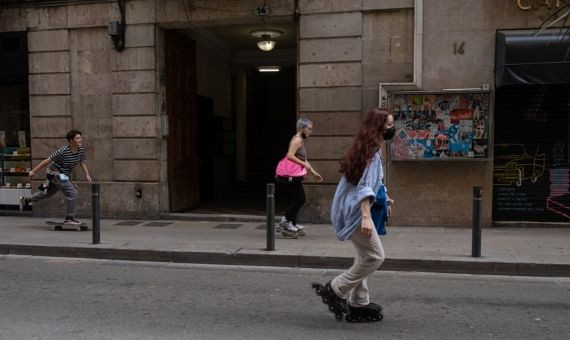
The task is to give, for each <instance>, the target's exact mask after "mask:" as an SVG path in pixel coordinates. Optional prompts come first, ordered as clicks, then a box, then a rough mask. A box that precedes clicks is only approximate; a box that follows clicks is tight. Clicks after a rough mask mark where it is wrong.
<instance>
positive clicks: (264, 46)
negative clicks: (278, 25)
mask: <svg viewBox="0 0 570 340" xmlns="http://www.w3.org/2000/svg"><path fill="white" fill-rule="evenodd" d="M249 34H251V35H252V36H254V37H257V38H262V39H263V40H261V41H259V42H258V43H257V47H259V49H260V50H262V51H265V52H267V51H271V50H272V49H274V48H275V45H277V42H276V41H275V40H272V39H273V38H277V37H279V36H281V35H282V34H283V32H281V31H278V30H253V31H251V32H249Z"/></svg>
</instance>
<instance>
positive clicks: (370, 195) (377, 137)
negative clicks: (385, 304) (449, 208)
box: [313, 109, 395, 322]
mask: <svg viewBox="0 0 570 340" xmlns="http://www.w3.org/2000/svg"><path fill="white" fill-rule="evenodd" d="M394 132H395V128H394V118H393V117H392V114H391V113H390V112H388V111H386V110H384V109H374V110H373V111H371V112H370V113H369V114H368V117H367V119H366V121H365V122H364V123H363V124H362V126H361V127H360V131H359V132H358V135H357V136H356V138H355V140H354V142H353V144H352V146H351V147H350V149H349V150H348V151H347V153H346V154H345V156H344V157H343V158H342V160H341V162H340V165H341V173H343V176H342V178H341V180H340V182H339V184H338V187H337V189H336V192H335V195H334V199H333V203H332V207H331V220H332V224H333V226H334V227H335V231H336V235H337V238H338V239H339V240H341V241H345V240H348V239H350V241H351V242H352V245H353V246H354V248H355V250H356V256H355V259H354V264H353V265H352V267H350V268H349V269H348V270H347V271H345V272H344V273H342V274H340V275H339V276H337V277H335V278H334V279H333V280H331V281H329V282H327V283H326V284H325V285H324V286H323V285H322V284H320V283H313V288H315V290H316V293H317V295H319V296H320V297H321V298H322V300H323V302H324V303H325V304H327V305H328V306H329V310H330V311H331V312H333V313H334V314H335V316H336V318H337V319H338V320H342V318H343V316H344V314H346V316H345V320H346V321H348V322H367V321H379V320H382V318H383V314H382V307H381V306H380V305H378V304H375V303H372V302H370V297H369V293H368V284H367V278H368V276H369V275H370V274H371V273H373V272H374V271H376V270H377V269H378V268H379V267H380V265H381V264H382V262H383V261H384V249H383V248H382V243H381V242H380V238H379V236H378V231H377V228H378V230H380V232H381V233H382V234H383V233H385V232H384V228H383V225H384V222H385V219H386V218H387V216H389V214H390V212H391V211H390V210H391V205H392V204H393V203H394V201H393V200H392V199H390V198H388V197H387V196H386V195H385V188H384V184H383V177H384V172H383V169H382V155H381V145H382V143H383V142H384V141H386V140H389V139H391V138H392V137H393V136H394ZM381 193H382V194H381ZM379 201H381V202H379ZM373 203H374V207H375V208H376V207H377V206H378V205H380V206H383V207H384V211H385V212H386V214H384V215H380V216H383V217H381V218H380V219H378V220H377V225H376V226H375V223H374V221H373V220H372V216H371V206H372V204H373Z"/></svg>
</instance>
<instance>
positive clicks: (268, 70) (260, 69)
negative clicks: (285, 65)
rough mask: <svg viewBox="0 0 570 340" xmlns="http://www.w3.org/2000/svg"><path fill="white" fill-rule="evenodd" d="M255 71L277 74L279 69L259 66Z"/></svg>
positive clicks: (277, 67)
mask: <svg viewBox="0 0 570 340" xmlns="http://www.w3.org/2000/svg"><path fill="white" fill-rule="evenodd" d="M257 70H258V71H259V72H279V70H281V67H279V66H259V67H258V68H257Z"/></svg>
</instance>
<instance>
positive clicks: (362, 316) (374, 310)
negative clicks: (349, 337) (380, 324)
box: [345, 302, 384, 322]
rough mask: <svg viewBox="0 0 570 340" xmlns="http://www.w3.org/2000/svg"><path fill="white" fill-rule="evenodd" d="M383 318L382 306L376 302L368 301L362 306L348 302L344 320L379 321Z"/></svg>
mask: <svg viewBox="0 0 570 340" xmlns="http://www.w3.org/2000/svg"><path fill="white" fill-rule="evenodd" d="M383 318H384V315H383V314H382V306H380V305H378V304H376V303H372V302H371V303H370V304H368V305H366V306H362V307H353V306H351V305H350V303H349V304H348V313H347V314H346V317H345V320H346V322H372V321H380V320H382V319H383Z"/></svg>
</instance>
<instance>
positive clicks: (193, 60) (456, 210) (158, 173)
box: [0, 0, 570, 227]
mask: <svg viewBox="0 0 570 340" xmlns="http://www.w3.org/2000/svg"><path fill="white" fill-rule="evenodd" d="M0 3H2V2H0ZM564 4H565V2H564V1H532V0H528V1H515V0H479V1H469V0H459V1H452V2H450V1H446V0H359V1H352V0H315V1H309V0H299V1H294V0H274V1H273V0H272V1H267V2H266V5H267V6H268V7H263V6H260V2H259V1H249V0H247V1H233V0H225V1H222V0H219V1H218V0H214V1H199V0H172V1H170V0H169V1H161V0H128V1H43V2H42V1H7V2H3V5H4V6H3V7H2V9H0V32H1V34H4V36H3V37H7V35H6V34H17V33H18V32H19V33H20V34H23V36H24V40H25V45H26V49H27V58H28V69H27V70H26V72H28V77H27V80H28V84H27V86H28V87H27V91H28V92H27V93H25V96H26V97H27V99H28V102H29V103H28V108H29V109H28V112H26V114H28V115H29V133H28V138H29V139H30V144H31V145H28V146H31V158H32V162H33V164H37V163H38V162H40V161H41V160H42V159H45V158H46V157H48V156H49V155H50V153H51V152H52V151H53V150H55V149H56V148H57V147H58V146H60V145H62V144H63V143H65V140H64V138H63V137H64V136H65V133H66V131H67V130H69V129H71V128H77V129H79V130H82V131H83V132H84V137H85V138H86V141H87V149H88V165H89V167H90V169H91V172H92V174H93V177H94V179H95V180H96V181H97V182H99V183H101V200H102V201H101V202H102V215H103V216H104V217H120V218H145V217H146V218H149V217H159V216H161V215H164V214H168V213H171V212H180V211H188V210H191V209H192V208H194V207H197V206H200V204H201V202H203V201H205V200H207V199H210V200H211V201H212V202H218V203H216V204H224V201H223V200H218V201H216V199H219V198H220V197H221V198H223V197H228V196H230V194H231V192H230V191H228V188H230V187H233V188H235V187H236V183H240V182H243V183H248V181H249V182H251V183H254V184H251V185H250V186H247V188H246V189H242V190H245V195H246V196H256V197H259V198H261V200H263V198H264V191H263V190H264V189H263V186H256V185H258V184H259V183H263V182H266V181H268V180H270V179H271V176H272V171H273V168H274V166H275V164H276V161H277V160H278V159H279V158H280V156H281V157H282V156H283V154H284V153H285V151H286V147H287V142H288V140H289V138H290V137H291V135H292V134H293V133H294V122H295V118H296V117H307V118H309V119H311V120H312V121H313V122H314V124H315V133H314V135H313V136H312V137H311V138H310V139H309V140H308V141H307V151H308V155H309V159H310V160H311V164H312V165H313V167H314V168H316V169H318V170H319V172H321V174H322V175H323V177H324V178H325V181H324V182H323V183H315V182H314V181H313V180H312V179H307V181H306V185H305V189H306V192H307V203H306V205H305V207H304V208H303V210H302V212H301V216H300V219H301V220H304V221H310V222H320V221H327V220H329V215H330V202H331V199H332V196H333V194H334V190H335V188H336V183H338V180H339V178H340V174H339V173H338V159H339V158H340V157H341V156H342V154H343V153H344V151H345V150H346V149H347V147H348V146H349V145H350V143H351V142H352V138H353V136H354V134H355V132H356V130H357V129H358V126H359V124H360V123H361V121H362V119H363V117H365V115H366V113H367V112H368V111H369V110H370V109H372V108H374V107H377V106H390V107H392V106H393V105H394V100H393V98H394V95H397V94H398V93H401V91H411V92H410V93H412V92H414V93H415V94H416V95H421V94H422V93H430V95H432V94H433V93H435V95H444V94H446V93H452V92H450V91H449V89H453V90H455V91H457V90H461V89H463V90H465V91H475V92H478V91H479V92H480V91H483V90H485V91H486V90H487V86H488V91H487V92H485V93H487V94H488V95H489V101H490V102H489V110H488V113H487V114H488V116H487V118H488V123H487V125H486V126H485V128H486V130H487V132H486V133H487V134H486V135H485V136H486V139H487V142H486V143H487V144H486V145H487V148H488V149H487V152H486V154H485V156H486V157H482V159H477V160H475V159H469V157H465V158H464V159H461V160H441V159H437V160H414V161H399V160H395V159H393V157H392V152H391V149H390V148H389V149H388V150H384V154H385V157H384V162H385V167H386V182H387V186H388V188H389V191H390V195H391V196H392V197H393V198H394V199H395V200H396V205H395V207H394V212H393V218H392V219H391V221H390V223H391V224H392V225H401V226H459V227H467V226H470V225H471V221H472V200H473V196H472V188H473V187H476V186H479V187H482V188H483V225H484V226H490V225H491V224H492V222H493V220H503V221H509V220H513V221H516V220H519V221H520V220H530V221H541V218H540V216H539V217H536V218H533V217H532V216H530V215H528V214H527V215H528V216H527V215H525V214H524V212H528V209H527V210H524V211H523V210H518V211H519V214H518V215H521V214H520V213H522V217H521V216H518V217H517V214H514V215H513V214H510V215H508V214H507V215H508V216H507V217H505V218H501V216H503V215H501V212H500V210H499V209H498V208H497V204H498V202H499V201H501V202H503V203H505V202H506V201H508V202H511V201H513V202H514V200H515V199H516V198H517V197H518V198H521V199H522V198H524V197H526V198H527V200H526V201H524V200H521V202H523V203H525V204H527V205H528V204H530V203H532V202H531V201H532V200H531V199H528V197H529V196H528V195H527V196H524V195H523V194H521V193H520V190H521V189H520V188H521V186H522V183H518V184H517V178H518V179H519V182H522V181H525V180H524V178H526V177H525V176H523V175H521V174H519V172H520V171H522V170H516V165H515V166H514V167H515V170H514V175H513V176H514V178H515V180H513V181H511V182H509V183H508V184H506V185H505V183H499V184H500V186H506V187H512V189H513V190H511V189H508V190H504V194H500V195H499V194H498V193H497V187H498V185H497V178H498V177H497V176H499V177H500V176H503V175H496V173H497V171H495V172H494V169H495V168H494V164H495V163H496V161H495V158H494V157H495V150H496V148H495V144H494V141H495V140H496V139H497V138H498V136H497V131H496V130H495V131H494V130H493V129H494V128H496V127H497V125H496V124H495V122H496V121H497V117H498V115H500V114H502V113H501V112H497V107H502V106H495V104H496V101H497V98H496V95H497V89H496V88H495V80H496V73H495V71H496V70H495V68H496V65H497V55H496V48H495V46H496V44H497V34H498V33H497V32H498V31H503V30H504V31H508V30H525V29H536V28H537V27H539V26H540V24H541V22H542V21H543V20H544V19H545V18H546V16H547V15H548V14H549V13H552V12H553V11H555V10H557V9H558V8H561V7H563V6H564ZM123 6H124V11H122V7H123ZM261 7H263V8H261ZM123 16H124V17H123ZM122 20H124V21H122ZM112 22H118V23H121V22H123V23H124V26H122V27H124V28H125V30H124V36H121V26H120V25H119V26H116V25H115V26H114V24H111V25H109V23H112ZM117 29H118V30H117ZM255 30H258V31H260V30H261V31H263V30H276V31H278V32H281V33H280V34H281V36H279V37H277V38H275V39H274V40H276V41H277V46H276V48H275V49H274V50H273V51H270V52H264V51H260V50H259V49H258V48H257V46H256V42H257V41H258V40H259V38H255V37H254V36H252V34H253V33H252V32H253V31H255ZM110 34H111V35H110ZM260 66H279V68H280V70H281V72H279V73H280V74H279V75H278V76H274V77H273V78H268V77H266V76H265V75H261V74H260V73H258V72H257V71H258V68H259V67H260ZM445 89H448V90H445ZM533 91H534V90H533ZM533 91H531V92H532V94H530V95H529V96H534V95H535V94H536V91H540V90H536V91H534V92H533ZM562 91H563V92H564V91H565V90H564V89H563V90H562ZM515 93H520V92H517V91H515ZM564 93H565V92H564ZM505 95H507V94H505ZM505 98H506V97H505ZM501 105H502V104H501ZM24 106H25V105H24ZM507 106H509V105H507ZM23 111H24V112H25V109H23ZM502 118H503V116H501V119H502ZM507 121H509V120H508V119H507ZM22 126H23V125H22ZM22 126H20V127H18V128H12V129H13V130H14V129H18V130H19V129H25V126H24V127H22ZM500 126H501V129H508V127H507V128H504V127H503V125H500ZM507 126H508V124H507ZM3 128H4V129H10V127H9V126H6V127H3ZM566 130H567V129H566ZM501 131H502V130H501ZM504 133H505V135H506V132H504ZM560 133H561V134H563V133H562V132H560ZM563 135H564V136H565V137H564V138H566V139H565V140H564V141H562V142H561V143H562V145H559V146H558V148H559V149H560V148H561V150H562V151H561V152H562V154H564V155H567V154H568V137H567V131H566V132H565V134H563ZM561 136H562V135H561ZM276 141H278V143H277V142H276ZM428 144H429V142H428ZM501 144H508V145H512V144H517V142H516V141H507V140H505V141H502V140H501ZM519 144H520V143H519ZM530 144H532V143H530ZM534 144H536V143H534ZM534 144H533V148H534ZM425 145H426V144H425V143H424V146H425ZM523 148H524V145H523ZM8 151H11V149H10V150H8ZM509 152H510V151H509ZM517 152H518V151H517ZM533 152H534V150H533ZM549 152H551V153H552V152H553V151H552V150H550V151H549ZM515 153H516V152H515ZM527 153H528V152H526V153H525V151H521V154H525V155H526V154H527ZM542 153H544V152H543V151H541V150H538V151H537V152H534V153H533V157H534V160H533V162H536V159H537V157H536V156H537V155H539V154H542ZM507 154H508V152H507ZM509 155H511V154H508V155H507V156H509ZM546 158H547V159H548V158H549V157H548V156H547V157H546ZM545 162H546V161H545ZM567 162H568V157H566V156H564V158H563V159H562V160H560V162H559V163H564V164H566V163H567ZM519 163H520V162H519ZM509 164H510V163H509ZM510 166H511V167H512V166H513V165H510ZM546 168H548V167H547V166H546V165H545V164H543V170H544V169H546ZM535 169H536V167H535ZM495 170H496V169H495ZM494 173H495V175H494ZM547 174H548V169H547V170H544V171H542V172H541V173H540V174H539V173H537V174H535V175H531V176H527V177H528V180H527V182H529V181H530V182H532V181H533V180H534V182H532V183H538V184H540V183H542V184H540V185H542V187H550V184H549V183H550V182H551V181H550V182H549V179H544V182H541V180H539V178H545V176H547ZM40 176H42V175H38V177H37V178H35V179H34V182H33V183H32V187H33V188H35V187H36V186H37V185H39V184H40V180H41V177H40ZM76 176H77V177H76V182H77V183H78V185H79V187H80V191H81V195H82V196H81V202H82V203H81V211H82V212H83V213H84V214H86V215H88V214H89V211H90V189H89V187H88V185H87V184H86V183H85V182H84V181H83V178H82V174H80V173H78V174H76ZM504 176H506V175H504ZM517 176H518V177H517ZM558 176H559V177H560V176H565V175H558ZM501 178H503V177H501ZM557 178H558V177H557ZM530 182H529V183H530ZM529 185H530V184H529ZM237 186H238V187H239V184H238V185H237ZM252 188H255V189H252ZM259 188H260V189H259ZM258 189H259V190H258ZM566 189H567V188H565V189H561V188H560V189H557V190H559V191H560V192H562V191H564V190H566ZM532 190H534V189H530V191H532ZM232 192H235V190H234V191H232ZM494 192H495V193H494ZM509 192H510V193H513V192H514V193H515V194H509ZM561 194H562V193H561ZM509 195H510V196H509ZM525 195H526V194H525ZM547 196H548V197H551V196H552V195H550V194H547ZM499 198H501V199H499ZM236 200H239V199H235V200H234V201H236ZM61 202H62V199H59V198H58V199H54V200H52V201H46V202H41V204H37V205H36V206H34V207H33V213H34V215H38V216H47V215H57V214H58V213H59V211H60V210H61V209H62V206H63V205H62V204H61ZM529 202H530V203H529ZM234 203H235V202H234ZM505 207H506V208H504V209H507V210H508V209H514V210H513V211H514V212H516V211H517V210H516V209H515V208H514V207H515V203H512V204H510V205H509V204H507V205H505ZM509 207H510V208H509ZM533 209H534V208H533ZM536 209H539V207H538V205H537V206H536ZM502 211H503V212H504V211H506V210H502ZM513 211H511V212H513ZM543 211H546V210H543ZM537 212H540V210H537ZM556 216H562V215H560V214H556ZM569 216H570V214H569ZM551 220H552V221H564V220H565V217H560V219H556V218H552V219H551Z"/></svg>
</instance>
